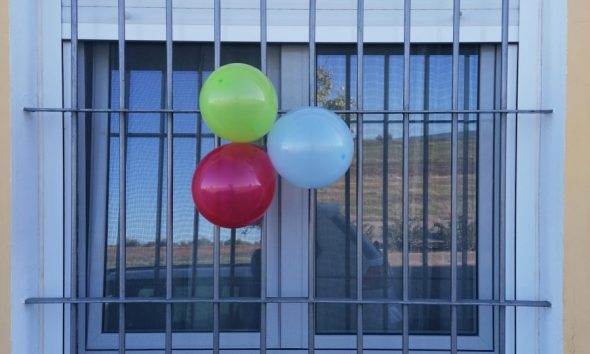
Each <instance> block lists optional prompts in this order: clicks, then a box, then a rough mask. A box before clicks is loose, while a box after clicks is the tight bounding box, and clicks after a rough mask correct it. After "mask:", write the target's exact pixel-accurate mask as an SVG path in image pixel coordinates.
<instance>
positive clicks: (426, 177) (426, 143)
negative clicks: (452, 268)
mask: <svg viewBox="0 0 590 354" xmlns="http://www.w3.org/2000/svg"><path fill="white" fill-rule="evenodd" d="M429 86H430V55H429V54H426V55H425V56H424V109H425V110H428V109H429V108H430V89H429ZM429 121H430V116H429V115H428V114H425V115H424V134H423V144H422V297H423V298H429V297H430V296H431V294H430V292H428V294H427V293H426V290H427V289H428V283H429V279H430V271H429V269H428V240H429V239H430V230H429V224H430V218H429V211H430V199H429V196H430V124H429ZM421 313H423V314H425V313H426V307H425V306H422V307H421Z"/></svg>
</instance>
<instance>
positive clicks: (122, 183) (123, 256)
mask: <svg viewBox="0 0 590 354" xmlns="http://www.w3.org/2000/svg"><path fill="white" fill-rule="evenodd" d="M117 25H118V30H119V38H118V44H119V108H121V109H125V108H127V101H126V98H127V97H126V93H127V87H126V68H125V0H119V2H118V18H117ZM126 190H127V115H126V113H125V112H120V113H119V298H120V299H121V300H124V299H125V284H126V281H125V278H126V277H125V276H126V274H125V273H126V269H127V244H126V242H127V195H126V193H127V192H126ZM125 329H126V328H125V304H124V303H120V304H119V353H120V354H124V353H125Z"/></svg>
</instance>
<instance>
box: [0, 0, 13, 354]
mask: <svg viewBox="0 0 590 354" xmlns="http://www.w3.org/2000/svg"><path fill="white" fill-rule="evenodd" d="M9 75H10V70H9V59H8V1H7V0H2V1H0V314H1V315H0V353H10V351H11V349H10V347H11V340H10V306H11V301H10V239H11V229H10V220H11V203H10V200H11V192H10V184H11V183H10V180H11V174H10V80H9V79H8V78H9Z"/></svg>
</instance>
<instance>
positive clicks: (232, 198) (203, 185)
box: [192, 143, 276, 228]
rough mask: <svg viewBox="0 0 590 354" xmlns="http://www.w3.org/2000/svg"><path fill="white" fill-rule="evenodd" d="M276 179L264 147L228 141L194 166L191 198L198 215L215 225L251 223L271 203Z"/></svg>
mask: <svg viewBox="0 0 590 354" xmlns="http://www.w3.org/2000/svg"><path fill="white" fill-rule="evenodd" d="M275 180H276V175H275V170H274V168H273V166H272V163H271V162H270V158H269V157H268V155H267V154H266V152H265V151H264V150H262V149H260V148H258V147H256V146H254V145H251V144H237V143H234V144H227V145H223V146H220V147H218V148H217V149H215V150H213V151H211V152H210V153H209V154H207V156H205V158H204V159H203V160H201V162H200V163H199V165H198V166H197V169H196V170H195V174H194V176H193V185H192V190H193V200H194V201H195V205H196V207H197V210H198V211H199V212H200V213H201V215H203V216H204V217H205V219H207V220H209V221H210V222H212V223H213V224H215V225H219V226H221V227H227V228H238V227H243V226H247V225H252V224H253V223H254V222H256V221H257V220H258V219H260V218H261V217H262V215H264V213H265V212H266V210H267V209H268V207H269V206H270V204H271V202H272V198H273V195H274V193H275Z"/></svg>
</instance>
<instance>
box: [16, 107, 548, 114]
mask: <svg viewBox="0 0 590 354" xmlns="http://www.w3.org/2000/svg"><path fill="white" fill-rule="evenodd" d="M24 111H25V112H30V113H32V112H44V113H70V112H79V113H144V114H145V113H174V114H197V113H201V111H200V110H198V109H121V108H79V109H74V108H47V107H25V108H24ZM287 112H289V111H279V113H281V114H283V113H287ZM332 112H334V113H338V114H453V113H455V114H499V113H505V114H552V113H553V109H434V110H423V109H394V110H384V109H380V110H355V109H352V110H351V109H345V110H333V111H332Z"/></svg>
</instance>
